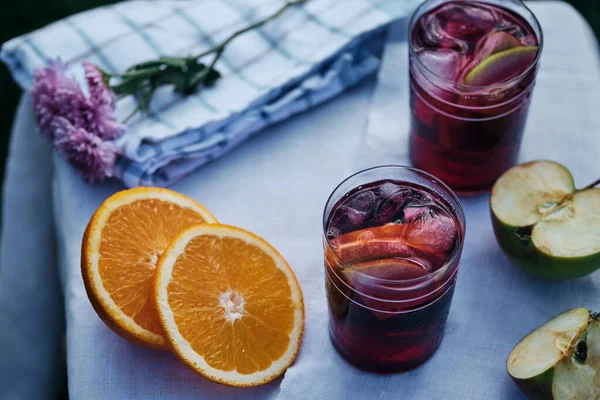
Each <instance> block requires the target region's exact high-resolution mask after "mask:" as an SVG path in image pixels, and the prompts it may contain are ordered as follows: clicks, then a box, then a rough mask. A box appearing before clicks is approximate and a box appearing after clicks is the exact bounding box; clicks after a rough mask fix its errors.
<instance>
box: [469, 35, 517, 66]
mask: <svg viewBox="0 0 600 400" xmlns="http://www.w3.org/2000/svg"><path fill="white" fill-rule="evenodd" d="M477 47H478V49H477V50H476V51H475V53H476V54H477V57H478V58H479V60H480V61H481V60H485V59H486V58H488V57H489V56H491V55H493V54H496V53H500V52H502V51H506V50H510V49H514V48H517V47H521V42H519V40H518V39H517V38H516V37H514V36H513V35H511V34H510V33H507V32H502V31H499V32H494V33H492V34H491V35H489V36H487V37H486V38H485V39H483V42H481V43H480V45H478V46H477Z"/></svg>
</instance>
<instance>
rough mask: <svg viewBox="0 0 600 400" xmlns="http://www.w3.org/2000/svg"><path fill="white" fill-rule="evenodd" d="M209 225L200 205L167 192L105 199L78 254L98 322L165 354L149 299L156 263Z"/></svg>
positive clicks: (138, 190) (132, 191)
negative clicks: (188, 232) (192, 230)
mask: <svg viewBox="0 0 600 400" xmlns="http://www.w3.org/2000/svg"><path fill="white" fill-rule="evenodd" d="M212 222H216V219H215V217H213V216H212V215H211V214H210V213H209V212H208V211H207V210H206V209H205V208H204V207H203V206H202V205H200V204H199V203H197V202H196V201H194V200H192V199H190V198H188V197H186V196H184V195H181V194H179V193H176V192H173V191H170V190H167V189H159V188H136V189H130V190H126V191H123V192H119V193H117V194H115V195H113V196H111V197H110V198H108V199H107V200H106V201H105V202H104V203H103V204H102V205H101V206H100V208H98V210H97V211H96V213H95V214H94V215H93V217H92V219H91V220H90V222H89V224H88V227H87V229H86V231H85V234H84V237H83V243H82V249H81V272H82V276H83V282H84V283H85V288H86V291H87V294H88V297H89V298H90V301H91V303H92V305H93V306H94V309H95V310H96V312H97V313H98V315H99V316H100V318H102V320H104V322H105V323H106V324H107V325H108V326H109V327H110V328H111V329H112V330H113V331H115V332H116V333H117V334H119V335H120V336H122V337H124V338H125V339H127V340H129V341H131V342H133V343H137V344H140V345H143V346H146V347H151V348H156V349H164V348H166V341H165V337H164V334H163V330H162V328H161V326H160V322H159V320H158V314H157V313H156V309H155V308H154V305H153V303H152V300H151V296H150V294H151V287H152V279H153V277H154V272H155V270H156V265H157V263H158V259H159V257H160V255H161V254H162V252H163V251H164V249H165V248H166V247H167V245H168V244H169V242H170V241H171V240H172V239H174V238H175V237H176V236H177V235H178V234H179V233H181V232H182V231H184V230H185V229H186V228H189V227H190V226H193V225H197V224H200V223H212Z"/></svg>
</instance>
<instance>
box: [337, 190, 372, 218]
mask: <svg viewBox="0 0 600 400" xmlns="http://www.w3.org/2000/svg"><path fill="white" fill-rule="evenodd" d="M377 200H378V199H377V195H376V194H375V192H374V191H372V190H364V191H361V192H358V193H356V194H355V195H354V196H352V197H350V198H349V199H348V200H347V201H346V202H345V204H344V205H345V206H347V207H348V208H351V209H354V210H356V211H360V212H366V213H368V212H370V211H374V210H375V207H376V205H377Z"/></svg>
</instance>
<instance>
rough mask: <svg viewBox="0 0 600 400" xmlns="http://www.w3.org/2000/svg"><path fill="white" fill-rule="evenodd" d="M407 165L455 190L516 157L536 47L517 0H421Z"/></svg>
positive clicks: (531, 20) (486, 181)
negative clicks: (422, 171) (408, 160)
mask: <svg viewBox="0 0 600 400" xmlns="http://www.w3.org/2000/svg"><path fill="white" fill-rule="evenodd" d="M409 42H410V43H409V44H410V45H409V49H410V50H409V52H410V95H411V114H412V115H411V117H412V118H411V133H410V157H411V162H412V164H413V166H415V167H417V168H420V169H423V170H425V171H427V172H429V173H431V174H433V175H435V176H437V177H438V178H440V179H441V180H442V181H444V182H445V183H446V184H447V185H448V186H450V187H451V188H452V189H453V190H455V191H456V192H458V193H461V194H471V193H480V192H484V191H487V190H489V189H490V188H491V187H492V186H493V184H494V182H495V181H496V179H497V178H498V177H499V176H500V175H502V173H503V172H505V171H506V170H507V169H509V168H510V167H511V166H513V165H514V164H515V163H516V161H517V158H518V154H519V148H520V145H521V138H522V136H523V130H524V127H525V121H526V119H527V113H528V109H529V103H530V100H531V95H532V91H533V87H534V84H535V78H536V74H537V70H538V61H539V57H540V54H541V51H542V45H543V43H542V42H543V36H542V29H541V27H540V25H539V23H538V21H537V19H536V17H535V16H534V15H533V14H532V12H531V11H530V10H529V9H528V8H527V7H526V6H525V4H523V2H521V1H520V0H469V1H464V0H427V1H426V2H425V3H423V4H422V5H421V7H420V8H419V9H418V10H417V11H416V12H415V14H414V16H413V18H412V20H411V23H410V31H409Z"/></svg>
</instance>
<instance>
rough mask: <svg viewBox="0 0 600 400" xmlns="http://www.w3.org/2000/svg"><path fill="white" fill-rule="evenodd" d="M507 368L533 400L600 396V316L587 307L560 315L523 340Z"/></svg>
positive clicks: (583, 399) (577, 399)
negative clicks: (599, 318)
mask: <svg viewBox="0 0 600 400" xmlns="http://www.w3.org/2000/svg"><path fill="white" fill-rule="evenodd" d="M506 369H507V371H508V373H509V375H510V376H511V378H512V379H513V381H514V382H515V383H516V384H517V386H518V387H519V389H521V391H522V392H523V393H525V394H526V395H527V396H528V397H529V398H530V399H534V400H546V399H549V400H597V399H600V320H598V315H597V314H592V313H590V312H589V311H588V310H586V309H585V308H575V309H573V310H569V311H566V312H564V313H562V314H560V315H558V316H557V317H555V318H554V319H552V320H550V321H548V322H547V323H545V324H544V325H542V326H540V327H539V328H537V329H535V330H534V331H532V332H531V333H529V334H528V335H527V336H525V337H524V338H523V339H521V341H520V342H519V343H518V344H517V345H516V346H515V348H514V349H513V350H512V351H511V353H510V355H509V356H508V359H507V360H506Z"/></svg>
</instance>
